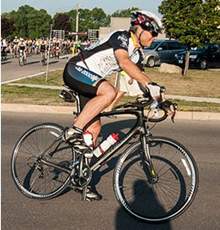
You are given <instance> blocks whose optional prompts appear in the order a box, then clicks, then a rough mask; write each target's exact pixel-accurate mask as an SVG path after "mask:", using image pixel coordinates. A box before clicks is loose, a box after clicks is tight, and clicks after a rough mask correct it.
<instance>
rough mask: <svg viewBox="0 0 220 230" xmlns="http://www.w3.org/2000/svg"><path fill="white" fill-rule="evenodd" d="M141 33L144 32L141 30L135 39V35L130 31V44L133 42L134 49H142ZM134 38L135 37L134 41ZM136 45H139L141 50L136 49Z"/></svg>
mask: <svg viewBox="0 0 220 230" xmlns="http://www.w3.org/2000/svg"><path fill="white" fill-rule="evenodd" d="M143 32H144V30H142V31H141V33H140V34H139V36H138V37H137V35H136V34H135V33H134V32H133V31H131V38H132V42H133V44H134V46H135V48H138V49H142V47H143V45H142V44H141V35H142V34H143ZM135 37H136V39H135ZM137 40H138V41H137ZM138 44H140V45H141V48H140V47H138Z"/></svg>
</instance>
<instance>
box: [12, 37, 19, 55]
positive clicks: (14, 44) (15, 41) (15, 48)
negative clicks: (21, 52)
mask: <svg viewBox="0 0 220 230" xmlns="http://www.w3.org/2000/svg"><path fill="white" fill-rule="evenodd" d="M18 43H19V39H18V37H17V36H15V39H14V40H13V43H12V46H13V50H14V54H15V55H17V52H18Z"/></svg>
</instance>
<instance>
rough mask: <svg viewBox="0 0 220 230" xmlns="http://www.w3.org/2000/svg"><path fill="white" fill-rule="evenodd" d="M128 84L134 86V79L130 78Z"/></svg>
mask: <svg viewBox="0 0 220 230" xmlns="http://www.w3.org/2000/svg"><path fill="white" fill-rule="evenodd" d="M128 84H129V85H132V84H133V78H131V77H130V79H129V80H128Z"/></svg>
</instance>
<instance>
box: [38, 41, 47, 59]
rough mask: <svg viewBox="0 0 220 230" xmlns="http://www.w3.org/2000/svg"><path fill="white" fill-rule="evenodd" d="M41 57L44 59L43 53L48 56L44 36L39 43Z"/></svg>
mask: <svg viewBox="0 0 220 230" xmlns="http://www.w3.org/2000/svg"><path fill="white" fill-rule="evenodd" d="M39 50H40V57H41V60H42V56H43V55H42V54H43V53H44V55H45V59H46V58H47V42H46V41H45V40H44V37H42V38H41V40H40V43H39Z"/></svg>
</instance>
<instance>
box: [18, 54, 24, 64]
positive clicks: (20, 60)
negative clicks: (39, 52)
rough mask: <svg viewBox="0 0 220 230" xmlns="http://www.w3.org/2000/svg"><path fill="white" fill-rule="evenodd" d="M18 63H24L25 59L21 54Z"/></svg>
mask: <svg viewBox="0 0 220 230" xmlns="http://www.w3.org/2000/svg"><path fill="white" fill-rule="evenodd" d="M18 63H19V65H20V66H23V65H24V61H23V57H22V56H19V58H18Z"/></svg>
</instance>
